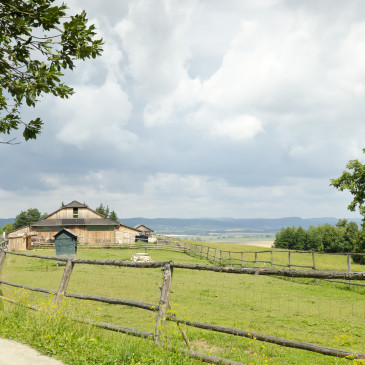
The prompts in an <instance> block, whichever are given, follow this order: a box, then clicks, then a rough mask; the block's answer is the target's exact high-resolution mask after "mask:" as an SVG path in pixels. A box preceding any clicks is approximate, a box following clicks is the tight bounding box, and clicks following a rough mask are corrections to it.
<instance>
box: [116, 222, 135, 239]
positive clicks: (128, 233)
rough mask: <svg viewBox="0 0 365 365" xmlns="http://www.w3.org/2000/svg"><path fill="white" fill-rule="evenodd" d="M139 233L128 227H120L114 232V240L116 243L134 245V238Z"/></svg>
mask: <svg viewBox="0 0 365 365" xmlns="http://www.w3.org/2000/svg"><path fill="white" fill-rule="evenodd" d="M138 234H139V233H138V232H136V231H135V230H133V229H130V228H128V227H123V226H120V227H118V228H117V231H116V232H115V238H116V242H117V243H134V241H135V238H136V236H137V235H138Z"/></svg>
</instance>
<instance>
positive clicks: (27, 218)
mask: <svg viewBox="0 0 365 365" xmlns="http://www.w3.org/2000/svg"><path fill="white" fill-rule="evenodd" d="M43 216H44V215H43ZM41 217H42V216H41V212H40V211H39V210H38V209H37V208H30V209H28V210H27V211H21V212H20V213H19V214H18V215H17V216H16V217H15V222H14V224H13V229H18V228H22V227H25V226H29V225H30V224H32V223H35V222H37V221H39V220H40V219H41Z"/></svg>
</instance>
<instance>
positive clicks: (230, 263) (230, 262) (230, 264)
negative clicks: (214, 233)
mask: <svg viewBox="0 0 365 365" xmlns="http://www.w3.org/2000/svg"><path fill="white" fill-rule="evenodd" d="M228 253H229V266H232V258H231V251H228Z"/></svg>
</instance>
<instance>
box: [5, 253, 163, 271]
mask: <svg viewBox="0 0 365 365" xmlns="http://www.w3.org/2000/svg"><path fill="white" fill-rule="evenodd" d="M6 253H8V254H11V255H17V256H26V257H33V258H38V259H45V260H54V261H61V262H67V261H72V262H73V263H74V264H89V265H109V266H119V267H136V268H160V267H163V266H164V265H165V264H166V262H168V261H155V262H134V261H120V260H80V259H76V260H67V259H62V258H58V257H54V256H41V255H31V254H26V253H20V252H9V251H6Z"/></svg>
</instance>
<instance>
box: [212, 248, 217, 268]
mask: <svg viewBox="0 0 365 365" xmlns="http://www.w3.org/2000/svg"><path fill="white" fill-rule="evenodd" d="M216 257H217V249H216V248H214V259H213V264H214V265H215V259H216Z"/></svg>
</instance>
